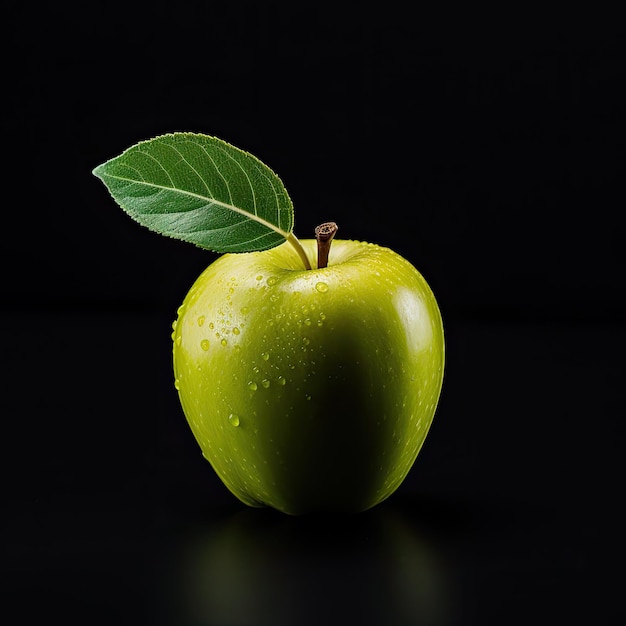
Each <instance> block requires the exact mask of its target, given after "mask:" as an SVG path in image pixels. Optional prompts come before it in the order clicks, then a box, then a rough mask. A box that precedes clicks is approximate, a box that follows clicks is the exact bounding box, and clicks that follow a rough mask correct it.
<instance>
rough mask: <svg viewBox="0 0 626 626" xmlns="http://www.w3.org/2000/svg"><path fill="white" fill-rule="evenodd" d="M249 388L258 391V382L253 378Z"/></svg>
mask: <svg viewBox="0 0 626 626" xmlns="http://www.w3.org/2000/svg"><path fill="white" fill-rule="evenodd" d="M248 389H249V390H250V391H256V390H257V389H258V387H257V384H256V383H255V382H254V381H253V380H251V381H250V382H249V383H248Z"/></svg>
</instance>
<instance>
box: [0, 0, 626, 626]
mask: <svg viewBox="0 0 626 626" xmlns="http://www.w3.org/2000/svg"><path fill="white" fill-rule="evenodd" d="M298 7H300V5H298ZM298 7H296V8H293V9H281V10H280V11H279V12H273V11H271V10H270V9H269V8H267V7H266V6H265V5H258V6H255V7H252V8H243V7H241V6H240V5H239V4H237V5H227V4H225V3H222V5H221V6H219V7H216V6H215V5H214V3H204V4H202V5H201V6H198V7H188V6H183V5H182V4H181V5H177V6H175V7H174V6H172V5H171V3H170V4H163V5H161V4H160V3H158V2H154V3H151V5H150V7H149V10H145V11H141V12H139V13H137V14H136V15H134V14H132V13H130V12H129V3H124V4H121V5H120V6H119V7H116V6H115V3H107V5H106V6H104V5H103V6H102V7H99V8H97V9H96V10H95V11H94V9H93V7H92V6H91V5H89V7H88V8H80V7H74V6H71V7H69V6H68V7H67V8H66V7H63V6H58V5H52V4H50V5H44V6H42V7H37V8H36V10H35V9H34V8H33V7H32V6H31V5H30V4H18V3H9V6H8V7H6V8H5V12H6V15H5V21H4V26H5V28H4V30H5V36H4V37H3V46H4V47H5V51H6V53H5V58H6V59H7V63H6V64H5V67H4V69H3V71H4V76H3V83H4V85H5V95H4V102H3V106H4V111H5V114H4V115H3V118H2V128H3V135H2V137H3V144H2V145H3V154H4V156H5V158H4V160H3V163H4V165H3V181H4V185H3V189H4V194H5V197H4V203H3V207H4V209H3V217H2V246H0V263H2V268H3V272H2V289H1V290H0V314H1V317H2V322H3V324H4V331H5V332H4V338H3V343H2V351H1V355H2V366H3V377H2V381H3V384H2V388H1V392H2V393H1V405H0V415H1V416H2V437H1V438H0V449H1V451H2V454H1V459H2V492H1V493H2V503H3V506H2V516H1V520H2V525H1V528H0V531H1V534H0V537H1V540H0V576H1V580H0V593H1V594H2V604H1V606H2V612H3V617H4V615H5V614H6V615H7V616H8V615H12V616H11V618H10V620H9V621H7V619H6V618H5V619H3V622H6V623H11V624H28V625H31V624H38V623H42V622H44V621H45V622H47V621H52V620H53V619H54V620H56V621H59V622H60V623H76V624H90V625H91V624H100V623H102V624H120V625H121V624H124V625H125V624H132V625H133V626H143V625H146V626H153V625H154V626H160V625H168V626H170V625H172V626H188V625H189V626H191V625H193V626H201V625H202V626H230V625H232V624H249V625H252V626H265V625H271V626H281V625H282V624H289V625H291V624H298V625H299V624H302V625H307V624H315V625H317V624H333V625H334V624H376V625H378V624H381V625H383V624H384V625H389V626H393V625H395V624H399V625H405V624H410V625H413V624H425V625H442V626H443V625H451V624H455V625H460V626H473V625H474V624H476V625H478V624H480V625H481V626H484V625H490V624H494V625H497V626H501V625H503V624H506V625H507V626H508V625H512V624H524V625H526V624H536V625H542V626H543V625H544V624H545V625H550V626H551V625H553V624H561V623H562V624H578V623H580V624H613V623H618V622H619V621H624V618H625V617H626V609H625V603H624V601H623V599H622V595H623V583H624V574H623V562H624V556H625V555H624V550H623V527H624V520H623V517H622V515H621V504H622V500H623V491H624V488H623V486H624V481H623V476H624V462H623V453H622V448H623V441H624V426H623V422H624V415H625V412H624V404H625V397H624V396H625V392H624V380H625V378H626V364H625V361H624V354H625V351H626V289H625V288H624V284H625V282H624V276H625V272H626V263H625V255H624V250H623V247H624V240H625V237H624V234H625V233H624V229H623V226H622V221H621V219H620V214H621V213H622V212H623V209H624V206H626V202H625V197H624V196H625V194H624V173H625V171H626V156H625V155H626V132H625V131H626V127H625V124H626V119H625V117H624V111H625V110H626V97H625V87H624V86H625V85H626V80H625V79H626V55H625V54H624V48H623V41H624V36H625V33H624V32H623V27H622V26H621V25H622V24H623V22H622V21H620V20H619V19H617V17H616V18H615V19H612V16H610V15H608V14H605V15H604V16H603V17H604V19H603V20H602V22H600V20H597V19H595V18H596V17H597V16H595V15H593V13H594V12H593V10H590V9H588V8H587V9H586V13H585V16H584V19H582V20H581V21H580V23H579V24H573V23H572V20H573V19H574V15H573V13H574V12H573V11H572V10H569V9H568V16H567V20H565V18H564V17H563V16H559V19H558V20H557V21H556V22H554V23H551V22H550V20H549V19H548V16H547V15H546V13H544V12H542V14H541V15H531V14H527V15H525V16H523V15H514V16H505V15H504V14H503V13H500V14H498V15H494V14H492V13H491V12H490V13H489V15H479V14H478V13H477V12H476V10H475V8H474V7H472V9H471V11H472V19H469V18H468V16H465V15H458V14H454V15H452V14H451V12H447V14H446V15H444V16H440V17H439V18H437V17H436V16H434V15H426V14H425V13H424V12H422V13H421V14H420V15H415V14H414V9H413V7H412V8H411V14H410V15H408V14H407V15H403V14H399V13H396V12H394V11H393V10H392V9H391V8H389V9H387V8H385V9H384V10H382V9H380V10H379V9H376V10H374V9H371V10H366V9H363V8H359V12H358V14H346V15H343V16H341V15H340V14H339V13H335V12H333V14H332V16H331V15H329V14H326V13H324V12H323V11H322V10H321V9H315V10H307V9H305V8H298ZM494 24H495V26H494ZM176 130H186V131H196V132H205V133H208V134H213V135H217V136H218V137H221V138H222V139H225V140H227V141H229V142H231V143H233V144H234V145H236V146H238V147H240V148H243V149H245V150H248V151H250V152H252V153H253V154H255V155H256V156H258V157H259V158H260V159H261V160H263V161H264V162H265V163H267V164H268V165H269V166H270V167H272V169H274V171H276V172H277V173H278V174H279V176H280V177H281V179H282V180H283V182H284V183H285V185H286V187H287V189H288V191H289V193H290V195H291V197H292V199H293V201H294V205H295V216H296V217H295V219H296V234H297V235H298V236H299V237H300V238H308V237H312V236H313V229H314V227H315V226H316V225H317V224H319V223H320V222H323V221H326V220H329V219H330V220H335V221H337V222H338V223H339V226H340V232H339V235H338V236H339V237H342V238H355V239H362V240H366V241H372V242H376V243H380V244H382V245H386V246H389V247H390V248H392V249H394V250H396V251H397V252H398V253H400V254H402V255H403V256H405V257H406V258H407V259H408V260H409V261H411V262H412V263H413V264H414V265H415V266H416V267H417V268H418V269H419V270H420V271H421V272H422V273H423V274H424V276H425V277H426V279H427V280H428V282H429V283H430V285H431V287H432V288H433V290H434V292H435V294H436V296H437V299H438V301H439V303H440V306H441V309H442V312H443V316H444V320H445V322H446V331H447V341H448V344H447V346H448V348H447V350H448V352H447V355H448V356H447V358H448V360H447V367H446V378H445V383H444V389H443V395H442V399H441V403H440V406H439V410H438V412H437V415H436V418H435V422H434V424H433V427H432V430H431V432H430V434H429V436H428V439H427V440H426V444H425V446H424V448H423V450H422V452H421V453H420V455H419V457H418V460H417V462H416V464H415V466H414V467H413V469H412V471H411V473H410V474H409V476H408V478H407V480H406V481H405V482H404V483H403V484H402V485H401V487H400V488H399V489H398V491H397V492H396V493H395V494H394V495H393V496H392V497H391V498H390V499H389V500H388V501H387V502H385V503H384V504H382V505H381V506H379V507H377V508H375V509H373V510H371V511H369V512H367V513H364V514H362V515H358V516H348V517H337V516H328V517H309V518H290V517H286V516H283V515H281V514H277V513H273V512H271V511H268V510H253V509H247V508H245V507H243V506H242V505H240V504H239V503H238V501H236V500H235V499H234V498H233V496H231V495H230V494H229V493H228V492H227V491H226V489H225V487H223V486H222V484H221V483H220V482H219V480H218V479H217V478H216V476H215V475H214V473H213V471H212V470H211V468H210V467H209V466H208V464H207V463H206V462H205V461H204V460H203V459H202V457H201V455H200V453H199V450H198V448H197V445H196V443H195V441H194V440H193V438H192V436H191V432H190V431H189V429H188V427H187V425H186V423H185V420H184V416H183V414H182V411H181V409H180V407H179V404H178V399H177V396H176V393H175V390H174V387H173V380H172V370H171V348H170V330H171V326H170V325H171V322H172V321H173V319H174V316H175V311H176V308H177V307H178V305H179V304H180V302H181V301H182V299H183V297H184V295H185V293H186V292H187V290H188V289H189V287H190V286H191V283H192V282H193V280H195V278H196V277H197V276H198V274H199V273H200V271H201V270H202V269H204V267H205V266H206V265H208V263H210V262H211V261H212V260H213V259H215V258H216V257H217V255H216V254H214V253H211V252H205V251H201V250H199V249H196V248H193V247H191V246H189V245H188V244H183V243H181V242H176V241H173V240H167V239H165V238H162V237H159V236H158V235H156V234H154V233H150V232H147V231H146V230H145V229H142V228H140V227H139V226H138V225H137V224H135V223H133V222H132V220H130V219H129V218H128V217H127V216H126V215H124V214H123V212H122V211H121V210H120V209H119V208H118V207H117V206H116V205H115V204H114V203H113V201H112V200H111V198H110V197H109V195H108V193H107V191H106V189H105V188H104V187H103V185H102V184H101V183H100V181H99V180H97V179H96V178H95V177H94V176H92V174H91V170H92V169H93V168H94V167H95V166H97V165H99V164H100V163H102V162H103V161H105V160H107V159H109V158H111V157H113V156H116V155H117V154H119V153H120V152H121V151H122V150H124V149H125V148H127V147H129V146H130V145H132V144H133V143H135V142H137V141H140V140H143V139H147V138H149V137H152V136H154V135H157V134H161V133H164V132H172V131H176Z"/></svg>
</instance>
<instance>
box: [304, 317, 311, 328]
mask: <svg viewBox="0 0 626 626" xmlns="http://www.w3.org/2000/svg"><path fill="white" fill-rule="evenodd" d="M304 325H305V326H310V325H311V320H310V319H309V318H308V317H307V318H306V319H305V320H304Z"/></svg>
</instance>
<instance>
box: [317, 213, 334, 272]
mask: <svg viewBox="0 0 626 626" xmlns="http://www.w3.org/2000/svg"><path fill="white" fill-rule="evenodd" d="M338 230H339V226H337V224H335V222H324V223H323V224H320V225H319V226H317V227H316V228H315V238H316V239H317V268H318V269H322V268H324V267H326V266H327V265H328V255H329V254H330V244H331V242H332V240H333V237H334V236H335V235H336V234H337V231H338Z"/></svg>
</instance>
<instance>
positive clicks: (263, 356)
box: [261, 352, 270, 361]
mask: <svg viewBox="0 0 626 626" xmlns="http://www.w3.org/2000/svg"><path fill="white" fill-rule="evenodd" d="M261 358H262V359H263V360H264V361H267V360H268V359H269V358H270V355H269V352H264V353H263V354H262V355H261Z"/></svg>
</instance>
